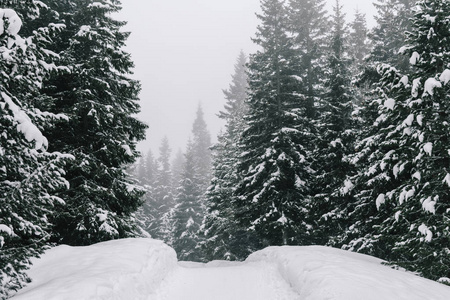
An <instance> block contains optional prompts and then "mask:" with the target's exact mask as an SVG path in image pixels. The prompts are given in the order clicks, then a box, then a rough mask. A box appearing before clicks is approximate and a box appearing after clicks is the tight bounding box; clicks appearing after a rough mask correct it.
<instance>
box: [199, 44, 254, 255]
mask: <svg viewBox="0 0 450 300" xmlns="http://www.w3.org/2000/svg"><path fill="white" fill-rule="evenodd" d="M246 61H247V57H246V55H245V54H244V53H243V52H242V51H241V53H240V54H239V57H238V59H237V63H236V65H235V68H234V72H235V73H234V74H233V76H232V83H231V84H230V87H229V89H228V90H224V91H223V92H224V95H225V99H226V101H227V102H226V104H225V109H224V111H221V112H220V113H219V118H221V119H223V120H225V122H226V124H225V131H224V132H221V133H220V134H219V136H218V141H217V143H216V144H215V145H214V146H213V147H212V151H213V152H212V153H213V178H212V180H211V185H210V187H209V188H208V192H207V195H206V200H207V203H206V206H207V213H206V216H205V220H204V224H203V231H204V233H205V237H206V240H205V242H204V244H203V245H202V248H203V251H204V255H205V256H206V259H207V260H213V259H226V260H236V259H244V258H245V257H247V256H248V254H249V251H248V250H247V249H246V248H245V247H244V246H243V245H245V244H248V243H247V242H246V241H245V232H244V231H243V230H241V229H240V228H239V226H238V224H237V222H236V220H235V218H234V208H233V192H234V190H235V187H236V185H237V184H238V182H239V179H238V174H237V169H236V165H237V164H238V162H239V158H238V156H239V148H238V146H237V145H238V142H239V138H240V136H241V131H242V128H243V125H244V120H243V116H244V113H245V112H246V104H245V100H246V97H247V86H248V84H247V68H246Z"/></svg>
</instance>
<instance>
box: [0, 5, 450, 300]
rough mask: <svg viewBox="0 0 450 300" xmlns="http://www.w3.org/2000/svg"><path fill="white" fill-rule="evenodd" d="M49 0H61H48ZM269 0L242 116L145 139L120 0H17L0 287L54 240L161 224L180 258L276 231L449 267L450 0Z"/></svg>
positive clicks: (273, 238)
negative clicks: (153, 144)
mask: <svg viewBox="0 0 450 300" xmlns="http://www.w3.org/2000/svg"><path fill="white" fill-rule="evenodd" d="M44 2H45V3H44ZM374 5H375V7H376V9H377V14H376V25H375V26H374V28H372V29H370V30H369V29H368V28H367V25H366V20H365V16H364V14H362V13H360V12H358V11H357V12H356V13H355V15H354V16H353V17H352V21H351V22H346V20H347V18H346V16H345V15H344V13H343V12H342V6H341V5H340V2H339V1H338V0H337V1H336V4H335V6H334V9H333V11H330V12H327V11H326V10H325V8H324V6H325V0H261V13H260V14H258V19H259V22H260V25H259V26H258V27H257V28H256V32H255V35H254V37H253V39H252V40H253V42H254V43H255V44H256V45H258V46H259V50H258V51H256V52H255V53H251V54H249V55H248V56H247V55H246V54H245V53H243V52H241V53H240V54H239V56H238V58H237V60H236V64H235V70H234V74H232V80H231V83H230V85H229V87H228V88H227V89H225V90H223V94H224V98H225V100H226V105H225V106H224V108H223V110H222V111H221V112H220V113H219V118H221V119H222V120H223V121H224V122H225V124H226V125H225V127H224V128H223V130H222V131H221V132H220V134H219V135H218V137H217V142H216V143H214V144H212V143H211V136H210V133H209V131H208V128H207V124H206V122H205V121H204V118H203V110H202V107H201V106H199V107H198V109H197V113H196V115H195V116H193V120H194V121H193V124H192V131H191V133H192V135H191V138H190V140H189V142H188V143H187V145H186V149H184V151H183V152H178V153H175V155H172V150H171V148H170V142H169V141H168V139H167V138H165V139H163V140H162V141H161V145H160V147H159V153H157V154H154V153H152V152H151V151H148V152H147V153H144V154H141V153H140V152H139V151H137V148H136V147H137V144H138V142H140V141H142V140H143V139H144V138H145V130H146V127H147V126H146V125H145V123H144V122H142V121H140V120H139V119H137V118H136V114H137V113H138V112H139V111H140V105H139V101H140V99H139V91H140V89H141V86H140V83H139V82H138V81H136V80H134V79H132V76H131V75H132V70H133V66H134V65H133V61H132V59H131V56H130V54H129V53H127V52H126V51H124V46H125V45H126V41H127V38H128V36H129V33H128V32H124V31H123V30H121V29H122V28H123V26H124V25H125V22H122V21H117V20H116V19H114V17H113V14H114V13H115V12H117V11H120V9H121V3H120V1H118V0H97V1H90V0H65V1H51V0H47V1H42V2H41V1H36V0H32V1H10V2H8V3H6V2H5V3H3V2H1V1H0V16H1V18H0V55H1V59H0V80H1V84H0V107H1V110H0V126H1V131H2V132H1V134H0V201H1V202H0V298H2V299H3V298H5V299H6V298H7V297H8V296H9V295H10V294H12V293H13V292H14V291H17V290H18V289H20V288H21V287H23V286H24V285H25V284H26V283H27V282H28V281H29V278H28V276H27V274H26V270H27V269H28V268H29V264H30V258H32V257H36V256H39V255H40V254H42V253H43V252H44V251H45V250H46V249H48V248H50V247H53V246H55V245H61V244H66V245H71V246H84V245H91V244H94V243H98V242H100V241H106V240H111V239H121V238H126V237H142V236H146V237H151V238H155V239H160V240H163V241H164V242H165V243H167V244H168V245H170V246H171V247H173V248H174V249H175V250H176V252H177V255H178V258H179V259H180V260H187V261H198V262H205V261H211V260H217V259H220V260H243V259H245V258H246V257H247V256H248V255H249V254H251V253H253V252H255V251H257V250H260V249H263V248H265V247H267V246H272V245H326V246H331V247H335V248H341V249H344V250H349V251H354V252H360V253H365V254H370V255H373V256H376V257H378V258H381V259H383V260H385V261H387V262H388V263H389V264H390V265H392V266H393V267H396V268H405V269H406V270H409V271H412V272H414V273H417V274H420V275H421V276H424V277H426V278H429V279H432V280H436V281H439V282H441V283H444V284H450V279H449V278H450V246H449V245H450V215H449V214H450V148H449V147H448V144H449V138H450V136H449V135H450V131H449V126H450V124H449V122H450V118H449V114H450V101H449V102H447V100H450V84H449V81H450V40H449V39H450V2H449V1H447V0H420V1H415V0H378V1H375V3H374Z"/></svg>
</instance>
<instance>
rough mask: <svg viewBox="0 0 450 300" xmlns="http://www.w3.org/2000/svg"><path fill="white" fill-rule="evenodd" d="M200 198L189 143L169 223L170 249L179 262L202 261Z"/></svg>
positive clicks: (191, 146) (199, 185)
mask: <svg viewBox="0 0 450 300" xmlns="http://www.w3.org/2000/svg"><path fill="white" fill-rule="evenodd" d="M201 196H202V190H201V184H200V180H199V177H198V171H197V169H196V165H195V160H194V146H193V143H192V142H191V141H189V143H188V147H187V150H186V155H185V164H184V169H183V173H182V180H181V181H180V186H179V188H178V194H177V195H176V197H175V202H176V204H175V208H174V210H173V212H172V221H171V222H172V226H173V227H172V230H173V232H172V247H173V248H174V249H175V251H176V252H177V254H178V259H179V260H188V261H200V260H201V259H202V258H201V255H200V254H199V251H198V249H197V245H198V242H199V230H200V226H201V223H202V219H203V207H202V202H201V201H200V200H201Z"/></svg>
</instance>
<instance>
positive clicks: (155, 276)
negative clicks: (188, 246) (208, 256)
mask: <svg viewBox="0 0 450 300" xmlns="http://www.w3.org/2000/svg"><path fill="white" fill-rule="evenodd" d="M176 265H177V259H176V254H175V251H174V250H173V249H172V248H170V247H168V246H166V245H165V244H164V243H163V242H161V241H156V240H152V239H123V240H114V241H108V242H103V243H99V244H96V245H92V246H88V247H69V246H58V247H55V248H53V249H50V250H48V251H47V252H46V253H45V254H44V255H43V257H42V258H41V259H36V260H34V265H33V267H32V268H31V270H30V271H29V275H30V277H31V278H32V279H33V282H32V283H31V284H29V286H27V287H26V288H24V289H23V290H21V291H20V292H19V293H18V294H17V295H16V296H15V297H14V299H15V300H25V299H27V300H30V299H33V300H61V299H64V300H81V299H96V300H102V299H104V300H106V299H108V300H115V299H116V300H119V299H121V300H128V299H133V300H140V299H145V300H150V299H153V297H152V295H153V296H154V295H155V292H156V290H157V288H158V287H159V286H160V284H161V281H162V280H163V279H164V278H165V277H166V276H167V274H168V273H169V272H170V271H172V270H173V269H174V268H175V267H176ZM155 297H156V296H155Z"/></svg>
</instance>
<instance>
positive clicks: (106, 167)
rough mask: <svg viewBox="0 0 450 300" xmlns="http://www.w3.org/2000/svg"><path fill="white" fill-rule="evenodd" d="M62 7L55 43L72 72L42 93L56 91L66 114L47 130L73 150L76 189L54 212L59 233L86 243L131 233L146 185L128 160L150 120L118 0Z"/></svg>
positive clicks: (74, 1) (71, 0)
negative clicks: (144, 118)
mask: <svg viewBox="0 0 450 300" xmlns="http://www.w3.org/2000/svg"><path fill="white" fill-rule="evenodd" d="M49 6H50V7H51V8H52V9H53V10H55V11H56V12H57V13H56V14H53V15H50V14H49V15H47V16H46V17H47V18H49V19H50V21H53V22H63V23H64V24H65V28H64V29H63V30H62V31H61V34H60V35H58V38H55V39H53V41H52V45H51V46H52V48H51V49H50V50H52V51H53V53H55V56H57V57H58V58H59V60H58V61H59V63H61V64H63V65H65V66H67V72H65V73H61V72H60V73H56V74H52V76H50V78H48V79H47V80H45V82H44V85H43V89H42V90H41V91H42V92H43V93H45V94H46V95H48V96H49V97H51V98H52V99H53V102H52V105H51V106H50V107H49V110H50V111H51V112H54V113H64V114H66V115H67V116H68V118H67V120H61V121H60V122H59V123H58V126H57V127H55V128H50V129H49V130H48V137H49V139H51V140H52V141H53V143H52V144H50V148H49V149H50V150H51V151H59V152H63V153H70V154H72V155H73V156H74V157H75V160H74V161H73V163H71V164H70V165H69V169H68V172H67V175H66V178H67V179H68V181H69V182H70V189H69V190H68V191H66V192H64V193H60V194H58V196H60V197H61V198H63V199H64V200H65V201H66V204H67V205H66V206H64V207H63V208H61V209H60V210H59V212H58V214H57V215H55V216H54V218H52V220H51V221H52V222H53V223H54V224H55V226H54V229H53V233H54V234H53V241H54V242H57V243H66V244H70V245H87V244H91V243H95V242H98V241H102V240H106V239H111V238H121V237H127V236H133V235H135V233H134V227H135V225H134V221H133V220H134V218H133V216H132V214H133V212H135V211H136V210H137V208H138V207H139V206H140V205H141V203H142V200H141V196H142V192H141V191H140V190H138V189H135V188H133V185H131V184H130V183H129V181H128V179H127V176H126V173H125V172H124V171H125V168H126V167H127V165H129V164H132V163H133V162H134V161H135V159H136V158H137V157H138V152H137V151H136V150H135V146H136V142H137V141H139V140H142V139H143V138H144V129H145V125H144V124H143V123H141V122H140V121H138V120H137V119H135V118H134V115H136V114H137V113H138V112H139V105H138V103H137V100H138V98H137V97H138V92H139V89H140V87H139V83H138V82H137V81H135V80H131V79H130V78H129V77H128V75H129V74H130V72H131V68H132V67H133V63H132V61H131V60H130V55H129V54H127V53H125V52H124V51H123V50H122V48H123V46H124V45H125V41H126V39H127V37H128V35H129V33H126V32H123V31H122V27H123V25H124V24H125V23H124V22H120V21H116V20H114V19H113V17H112V14H113V13H115V12H117V11H119V10H120V6H119V2H118V1H104V0H99V1H96V2H92V1H88V0H68V1H53V2H51V3H49Z"/></svg>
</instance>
